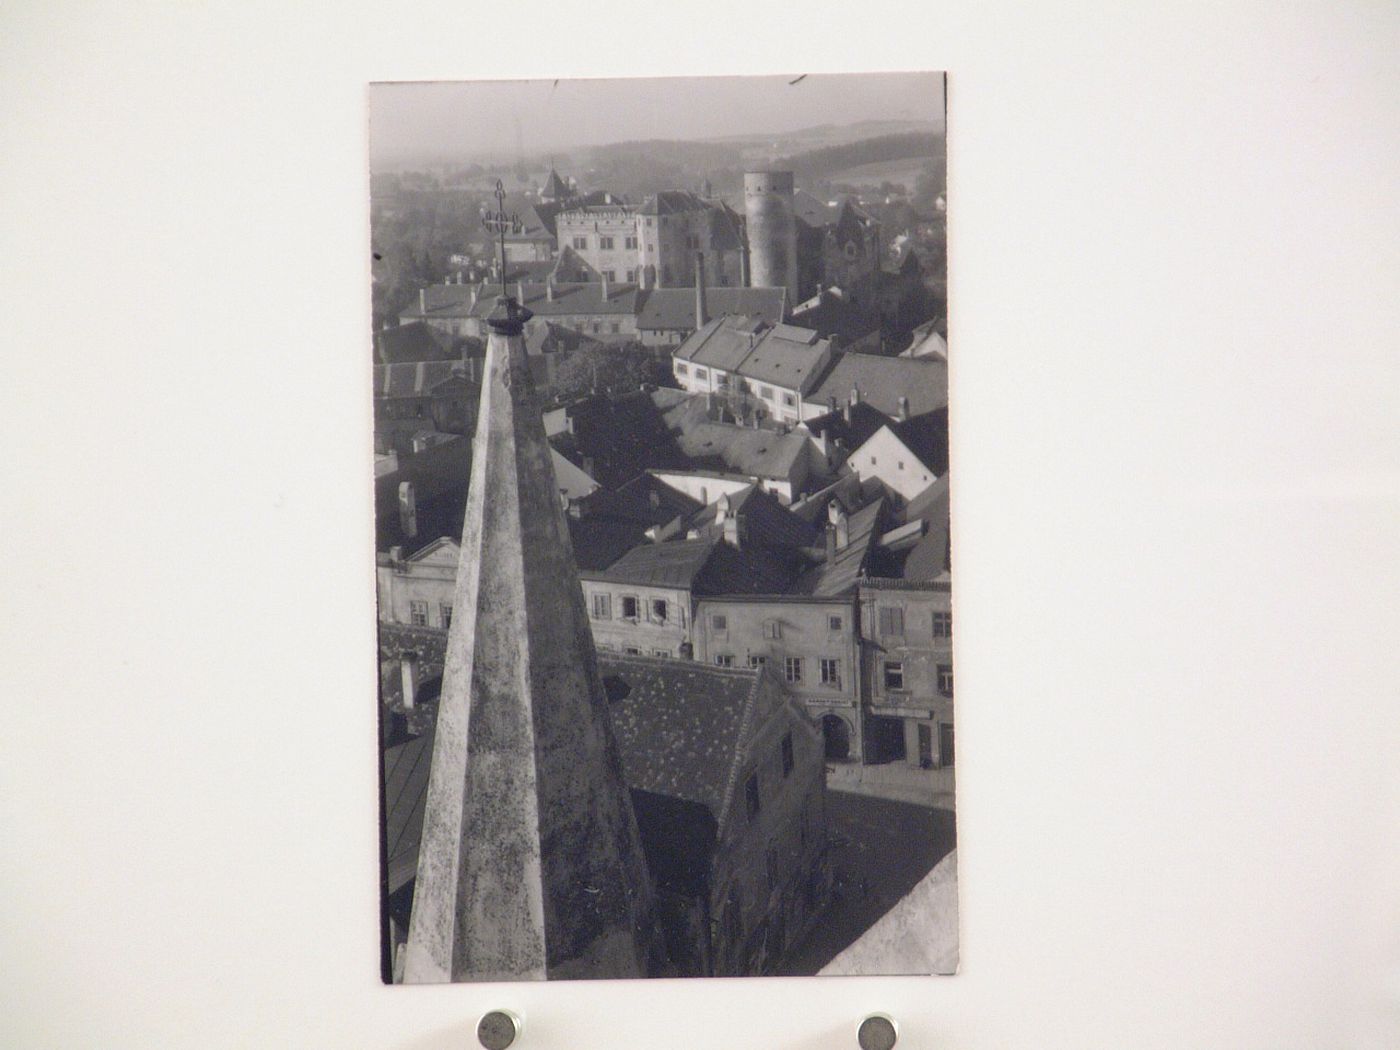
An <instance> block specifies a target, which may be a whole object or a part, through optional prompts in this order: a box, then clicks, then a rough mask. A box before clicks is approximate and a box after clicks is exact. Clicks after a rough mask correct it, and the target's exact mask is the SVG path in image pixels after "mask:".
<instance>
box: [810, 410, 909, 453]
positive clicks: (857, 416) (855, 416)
mask: <svg viewBox="0 0 1400 1050" xmlns="http://www.w3.org/2000/svg"><path fill="white" fill-rule="evenodd" d="M837 404H838V406H840V407H838V408H837V409H836V410H835V411H833V412H828V413H827V414H826V415H824V416H817V417H816V418H815V419H808V420H804V421H803V423H802V425H803V426H804V427H806V428H807V429H808V430H809V431H811V432H812V434H813V436H815V437H820V436H821V435H822V434H826V436H827V438H828V439H829V440H831V441H840V442H842V443H843V444H844V445H845V447H846V448H847V450H849V451H854V450H855V449H857V448H859V447H860V446H861V445H863V444H865V442H866V441H868V440H869V439H870V437H871V435H873V434H874V433H875V432H876V431H877V430H879V429H880V428H881V427H883V426H885V425H886V424H889V423H893V422H894V420H893V419H891V418H890V417H889V416H887V415H885V414H884V413H883V412H881V411H880V410H879V409H878V408H875V407H873V406H871V405H870V404H868V403H867V402H865V401H861V402H858V403H857V404H854V405H846V404H845V403H844V402H840V401H838V402H837ZM847 408H849V409H850V414H851V419H850V422H847V421H846V410H847Z"/></svg>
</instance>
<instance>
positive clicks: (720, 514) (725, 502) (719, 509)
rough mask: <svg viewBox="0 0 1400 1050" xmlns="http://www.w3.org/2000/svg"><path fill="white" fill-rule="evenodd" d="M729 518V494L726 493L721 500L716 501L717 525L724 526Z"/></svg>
mask: <svg viewBox="0 0 1400 1050" xmlns="http://www.w3.org/2000/svg"><path fill="white" fill-rule="evenodd" d="M728 517H729V493H727V492H726V493H723V494H722V495H721V496H720V498H719V499H718V500H716V501H715V521H716V522H717V523H719V524H721V525H722V524H724V521H725V519H726V518H728Z"/></svg>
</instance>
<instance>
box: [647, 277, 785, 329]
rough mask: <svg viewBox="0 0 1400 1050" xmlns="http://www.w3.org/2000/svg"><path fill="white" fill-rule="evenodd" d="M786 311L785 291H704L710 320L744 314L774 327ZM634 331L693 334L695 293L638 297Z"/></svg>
mask: <svg viewBox="0 0 1400 1050" xmlns="http://www.w3.org/2000/svg"><path fill="white" fill-rule="evenodd" d="M786 308H787V289H786V288H727V287H724V286H720V287H716V288H706V289H705V309H706V310H707V311H708V312H709V315H710V317H711V318H712V319H717V318H719V317H721V316H723V315H724V314H746V315H748V316H751V317H756V318H759V319H760V320H762V321H763V322H764V323H765V324H777V323H778V322H779V321H781V320H782V319H783V311H784V310H785V309H786ZM637 327H638V328H641V329H644V330H646V331H679V332H686V331H694V329H695V290H694V289H693V288H652V289H649V290H647V291H645V292H643V293H642V294H641V296H640V297H639V298H638V305H637Z"/></svg>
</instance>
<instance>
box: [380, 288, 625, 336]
mask: <svg viewBox="0 0 1400 1050" xmlns="http://www.w3.org/2000/svg"><path fill="white" fill-rule="evenodd" d="M498 291H499V286H497V285H492V284H490V283H483V284H481V285H476V286H472V285H461V284H446V285H431V286H429V287H427V288H424V289H422V290H421V291H420V293H419V301H418V302H417V303H415V304H413V305H412V306H410V307H409V308H408V309H407V310H405V311H404V312H403V313H402V314H400V315H399V319H400V322H401V323H405V324H406V323H409V322H412V321H426V322H427V323H428V324H431V325H433V326H434V327H436V328H441V329H444V330H445V331H447V332H449V333H450V334H452V335H467V336H475V337H477V338H483V337H484V335H485V330H486V316H487V314H489V313H490V312H491V310H492V309H493V307H492V303H493V302H494V299H493V296H494V295H495V294H496V293H497V292H498ZM510 291H511V294H512V296H513V298H515V299H516V301H517V302H521V303H523V304H525V305H526V308H527V309H529V310H530V311H531V313H532V315H533V316H532V319H531V321H530V322H528V324H527V326H526V330H527V332H528V333H533V332H534V331H536V330H538V329H540V328H543V327H544V326H545V325H546V324H553V325H557V326H559V327H562V328H569V329H571V330H573V331H575V332H579V333H580V334H582V335H590V336H593V337H594V338H596V339H599V340H601V341H603V342H607V343H618V342H627V341H630V340H635V339H636V338H637V287H636V286H635V285H630V284H625V283H624V284H616V283H613V282H610V281H608V280H607V279H606V278H602V279H601V280H598V281H590V282H587V283H568V284H564V283H555V282H554V281H553V280H546V281H544V282H541V283H538V284H526V283H524V282H521V283H519V284H516V285H515V286H514V287H512V288H511V289H510Z"/></svg>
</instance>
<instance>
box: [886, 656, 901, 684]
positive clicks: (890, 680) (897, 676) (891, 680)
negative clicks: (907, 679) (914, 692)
mask: <svg viewBox="0 0 1400 1050" xmlns="http://www.w3.org/2000/svg"><path fill="white" fill-rule="evenodd" d="M885 688H886V689H903V688H904V664H903V663H902V662H901V661H899V660H886V661H885Z"/></svg>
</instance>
